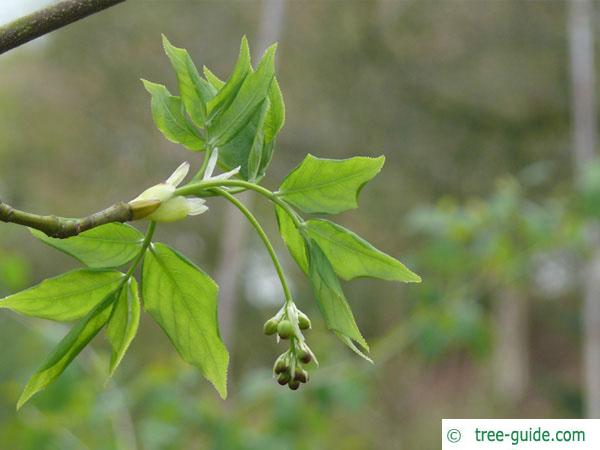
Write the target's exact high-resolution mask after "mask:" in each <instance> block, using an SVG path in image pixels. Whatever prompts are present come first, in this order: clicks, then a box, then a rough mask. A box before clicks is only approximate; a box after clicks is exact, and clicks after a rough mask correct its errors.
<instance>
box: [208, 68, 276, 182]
mask: <svg viewBox="0 0 600 450" xmlns="http://www.w3.org/2000/svg"><path fill="white" fill-rule="evenodd" d="M204 76H205V77H206V79H207V80H208V82H209V83H210V84H212V85H213V87H214V88H215V89H221V88H222V87H223V85H224V84H225V82H223V81H221V80H220V79H219V78H218V77H217V76H216V75H215V74H214V73H212V72H211V71H210V70H209V69H208V67H206V66H205V67H204ZM284 122H285V105H284V103H283V95H282V94H281V90H280V88H279V83H277V78H273V83H272V84H271V87H270V89H269V108H268V109H267V113H266V116H265V120H264V123H263V125H262V129H263V133H264V134H263V141H264V142H263V147H262V152H261V155H260V164H259V167H258V171H257V174H256V178H257V179H260V178H262V177H263V176H264V175H265V172H266V169H267V167H268V166H269V163H270V162H271V157H272V156H273V146H274V139H275V136H276V135H277V133H279V131H280V130H281V128H282V127H283V124H284ZM251 123H252V119H250V121H249V123H248V125H246V127H254V125H253V124H252V125H251ZM253 133H255V131H252V132H248V133H247V135H246V133H245V132H244V130H242V131H241V132H240V133H239V134H238V136H236V138H234V139H233V140H232V141H231V142H230V143H229V144H226V145H225V147H229V146H230V147H231V148H232V149H238V147H239V144H238V142H239V141H242V142H243V141H246V142H249V141H250V137H249V136H252V134H253ZM240 135H246V136H244V137H242V136H240ZM242 145H243V144H242ZM247 145H248V144H246V147H247ZM253 148H255V149H257V148H258V147H253ZM231 153H234V154H235V153H239V152H236V151H232V152H231ZM240 160H241V159H240ZM234 164H235V162H234V161H229V162H228V163H225V164H224V163H221V166H222V167H223V168H224V169H225V170H230V169H232V168H234V167H237V166H236V165H234ZM238 165H240V166H241V165H242V164H241V163H240V164H238ZM242 172H243V167H242ZM242 176H243V173H242Z"/></svg>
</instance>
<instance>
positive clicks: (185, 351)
mask: <svg viewBox="0 0 600 450" xmlns="http://www.w3.org/2000/svg"><path fill="white" fill-rule="evenodd" d="M217 291H218V287H217V285H216V284H215V282H214V281H213V280H212V279H211V278H210V277H209V276H208V275H206V274H205V273H204V272H202V271H201V270H200V269H199V268H197V267H196V266H194V265H193V264H192V263H191V262H190V261H188V260H186V259H185V258H184V257H183V256H181V255H180V254H178V253H176V252H175V251H174V250H172V249H170V248H169V247H167V246H166V245H163V244H153V245H152V246H151V247H150V248H149V249H148V251H147V253H146V257H145V258H144V266H143V280H142V296H143V298H144V306H145V309H146V310H147V311H148V312H149V313H150V315H151V316H152V317H153V318H154V320H156V322H157V323H158V324H159V325H160V326H161V327H162V328H163V330H164V331H165V332H166V333H167V335H168V336H169V338H170V339H171V342H172V343H173V345H174V346H175V348H176V349H177V351H178V352H179V354H180V355H181V357H182V358H183V359H184V360H185V361H187V362H188V363H190V364H193V365H195V366H197V367H198V368H200V370H201V371H202V373H203V375H204V376H205V377H206V378H207V379H208V380H209V381H210V382H211V383H212V384H213V385H214V386H215V388H216V389H217V391H218V392H219V394H220V395H221V397H223V398H225V397H226V396H227V365H228V362H229V354H228V353H227V349H226V348H225V345H224V344H223V342H222V341H221V337H220V335H219V324H218V321H217Z"/></svg>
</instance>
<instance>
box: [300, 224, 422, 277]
mask: <svg viewBox="0 0 600 450" xmlns="http://www.w3.org/2000/svg"><path fill="white" fill-rule="evenodd" d="M306 230H307V231H308V234H309V236H310V237H311V238H312V239H313V240H314V241H315V242H316V243H317V244H319V247H321V249H322V250H323V253H325V256H327V259H329V261H331V264H332V265H333V268H334V270H335V273H337V274H338V275H339V276H340V277H341V278H343V279H344V280H351V279H353V278H356V277H373V278H381V279H382V280H390V281H404V282H414V283H419V282H420V281H421V278H420V277H419V276H418V275H417V274H415V273H413V272H411V271H410V270H409V269H407V268H406V266H404V264H402V263H401V262H400V261H398V260H397V259H394V258H392V257H391V256H389V255H387V254H385V253H383V252H382V251H380V250H377V249H376V248H375V247H373V246H372V245H371V244H369V243H368V242H367V241H365V240H364V239H363V238H361V237H360V236H358V235H356V234H355V233H353V232H352V231H350V230H348V229H346V228H344V227H342V226H340V225H337V224H335V223H333V222H330V221H328V220H323V219H318V220H309V221H308V222H306Z"/></svg>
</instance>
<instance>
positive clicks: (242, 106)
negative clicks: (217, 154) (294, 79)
mask: <svg viewBox="0 0 600 450" xmlns="http://www.w3.org/2000/svg"><path fill="white" fill-rule="evenodd" d="M276 48H277V46H276V45H275V44H274V45H272V46H271V47H269V48H268V49H267V51H266V52H265V54H264V56H263V58H262V60H261V61H260V64H259V65H258V68H257V69H256V72H250V73H248V75H247V76H246V78H245V79H244V81H243V83H242V85H241V86H240V89H239V91H238V92H237V94H236V95H235V98H234V99H233V101H232V102H231V104H230V105H229V106H228V107H227V108H226V109H224V110H222V111H221V112H219V114H217V115H216V116H215V118H214V121H213V122H212V123H211V125H210V126H209V127H208V131H209V136H210V138H209V139H210V142H211V144H213V145H216V146H218V147H219V148H220V147H221V146H223V145H224V144H226V143H228V142H229V141H231V140H232V139H233V138H234V137H235V136H236V135H237V134H238V133H239V132H240V130H242V129H243V128H244V126H245V125H246V124H247V123H248V121H249V120H250V118H251V117H253V116H254V115H255V111H256V110H257V109H259V108H260V105H261V104H262V103H263V102H264V101H265V100H266V99H267V97H268V93H269V88H270V87H271V83H272V81H273V78H274V76H275V50H276ZM225 89H227V85H225V87H223V90H225ZM220 92H221V91H220ZM220 92H219V93H220ZM217 95H218V94H217ZM261 127H262V125H261Z"/></svg>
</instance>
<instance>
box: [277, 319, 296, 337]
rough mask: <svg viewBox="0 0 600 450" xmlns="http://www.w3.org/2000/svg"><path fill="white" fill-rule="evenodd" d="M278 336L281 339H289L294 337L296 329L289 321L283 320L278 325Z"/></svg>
mask: <svg viewBox="0 0 600 450" xmlns="http://www.w3.org/2000/svg"><path fill="white" fill-rule="evenodd" d="M277 334H279V337H280V338H281V339H289V338H291V337H292V336H293V335H294V327H293V326H292V324H291V323H290V321H289V320H282V321H281V322H279V324H278V325H277Z"/></svg>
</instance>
